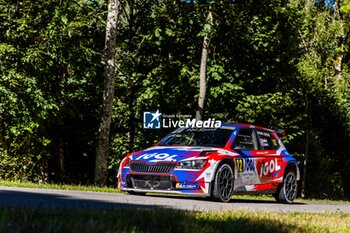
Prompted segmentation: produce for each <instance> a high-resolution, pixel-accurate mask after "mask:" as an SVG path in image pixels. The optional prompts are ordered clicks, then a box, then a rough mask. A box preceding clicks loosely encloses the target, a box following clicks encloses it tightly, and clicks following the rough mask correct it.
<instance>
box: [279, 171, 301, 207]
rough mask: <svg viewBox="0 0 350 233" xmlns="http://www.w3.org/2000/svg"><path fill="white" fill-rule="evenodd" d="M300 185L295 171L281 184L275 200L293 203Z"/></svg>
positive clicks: (289, 172)
mask: <svg viewBox="0 0 350 233" xmlns="http://www.w3.org/2000/svg"><path fill="white" fill-rule="evenodd" d="M297 192H298V183H297V177H296V175H295V172H294V171H293V170H290V171H288V172H287V173H286V175H285V177H284V179H283V183H281V184H280V186H279V188H278V189H277V192H276V194H275V199H276V201H278V202H282V203H292V202H293V201H294V199H295V198H296V196H297Z"/></svg>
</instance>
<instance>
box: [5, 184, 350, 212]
mask: <svg viewBox="0 0 350 233" xmlns="http://www.w3.org/2000/svg"><path fill="white" fill-rule="evenodd" d="M0 207H16V208H94V209H95V208H98V209H101V208H172V209H182V210H197V211H227V210H242V209H243V210H250V211H269V212H350V204H338V203H337V204H334V203H323V202H321V203H316V202H297V203H295V204H292V205H286V204H278V203H276V202H275V201H260V200H259V201H257V200H254V199H252V200H243V199H236V198H233V199H232V200H231V202H230V203H219V202H212V201H209V200H206V199H202V198H190V197H168V196H154V195H151V196H134V195H128V194H123V193H102V192H85V191H69V190H48V189H32V188H14V187H3V186H0Z"/></svg>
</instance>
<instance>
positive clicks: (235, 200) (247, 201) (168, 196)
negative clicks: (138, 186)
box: [147, 193, 307, 205]
mask: <svg viewBox="0 0 350 233" xmlns="http://www.w3.org/2000/svg"><path fill="white" fill-rule="evenodd" d="M147 196H151V197H158V198H173V199H185V200H197V201H212V200H210V198H209V197H207V198H203V197H196V196H192V197H191V196H175V195H164V194H156V193H152V194H147ZM247 197H248V196H247ZM247 197H246V198H244V199H240V198H235V196H233V198H232V199H231V200H230V202H229V203H254V204H268V203H271V204H281V205H285V204H284V203H279V202H276V201H275V200H257V199H254V198H252V199H248V198H247ZM219 203H220V202H219ZM290 205H307V204H306V203H303V202H293V204H290Z"/></svg>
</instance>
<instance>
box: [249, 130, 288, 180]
mask: <svg viewBox="0 0 350 233" xmlns="http://www.w3.org/2000/svg"><path fill="white" fill-rule="evenodd" d="M256 135H257V138H258V146H259V150H256V151H252V155H253V156H254V157H255V158H256V169H257V173H258V174H257V175H258V184H266V183H271V182H273V181H274V180H275V178H274V177H276V176H277V175H278V173H279V172H282V167H281V164H282V157H281V155H280V153H279V150H278V149H279V147H280V145H279V143H278V139H277V138H276V136H275V134H274V133H273V132H272V131H268V130H264V129H256Z"/></svg>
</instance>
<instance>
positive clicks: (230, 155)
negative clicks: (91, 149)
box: [118, 123, 300, 203]
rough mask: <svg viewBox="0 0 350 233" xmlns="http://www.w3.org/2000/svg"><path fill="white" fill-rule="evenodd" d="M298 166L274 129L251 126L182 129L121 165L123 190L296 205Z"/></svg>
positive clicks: (124, 160)
mask: <svg viewBox="0 0 350 233" xmlns="http://www.w3.org/2000/svg"><path fill="white" fill-rule="evenodd" d="M299 179H300V173H299V168H298V164H297V161H296V159H295V158H293V157H292V155H291V154H289V153H288V151H287V150H286V148H285V146H284V145H283V143H282V142H281V140H280V139H279V137H278V135H277V133H276V132H275V131H274V130H270V129H266V128H263V127H259V126H253V125H247V124H231V123H225V124H222V126H221V127H220V128H178V129H176V130H175V131H173V132H172V133H170V134H168V135H167V136H166V137H165V138H163V139H162V140H161V141H160V142H159V143H158V144H157V145H156V146H154V147H151V148H148V149H145V150H142V151H138V152H135V153H131V154H129V155H127V156H126V157H125V158H124V159H123V160H122V162H121V164H120V168H119V171H118V187H119V188H120V189H121V190H123V191H127V192H128V193H131V194H145V193H147V192H161V193H175V194H188V195H202V196H210V197H212V198H213V199H214V200H218V201H223V202H228V201H229V200H230V198H231V196H232V195H233V194H235V193H240V194H242V193H247V194H249V193H251V194H252V193H254V194H256V193H262V194H273V195H274V197H275V198H276V200H277V201H279V202H284V203H292V202H293V201H294V199H295V197H296V195H297V181H298V180H299Z"/></svg>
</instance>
